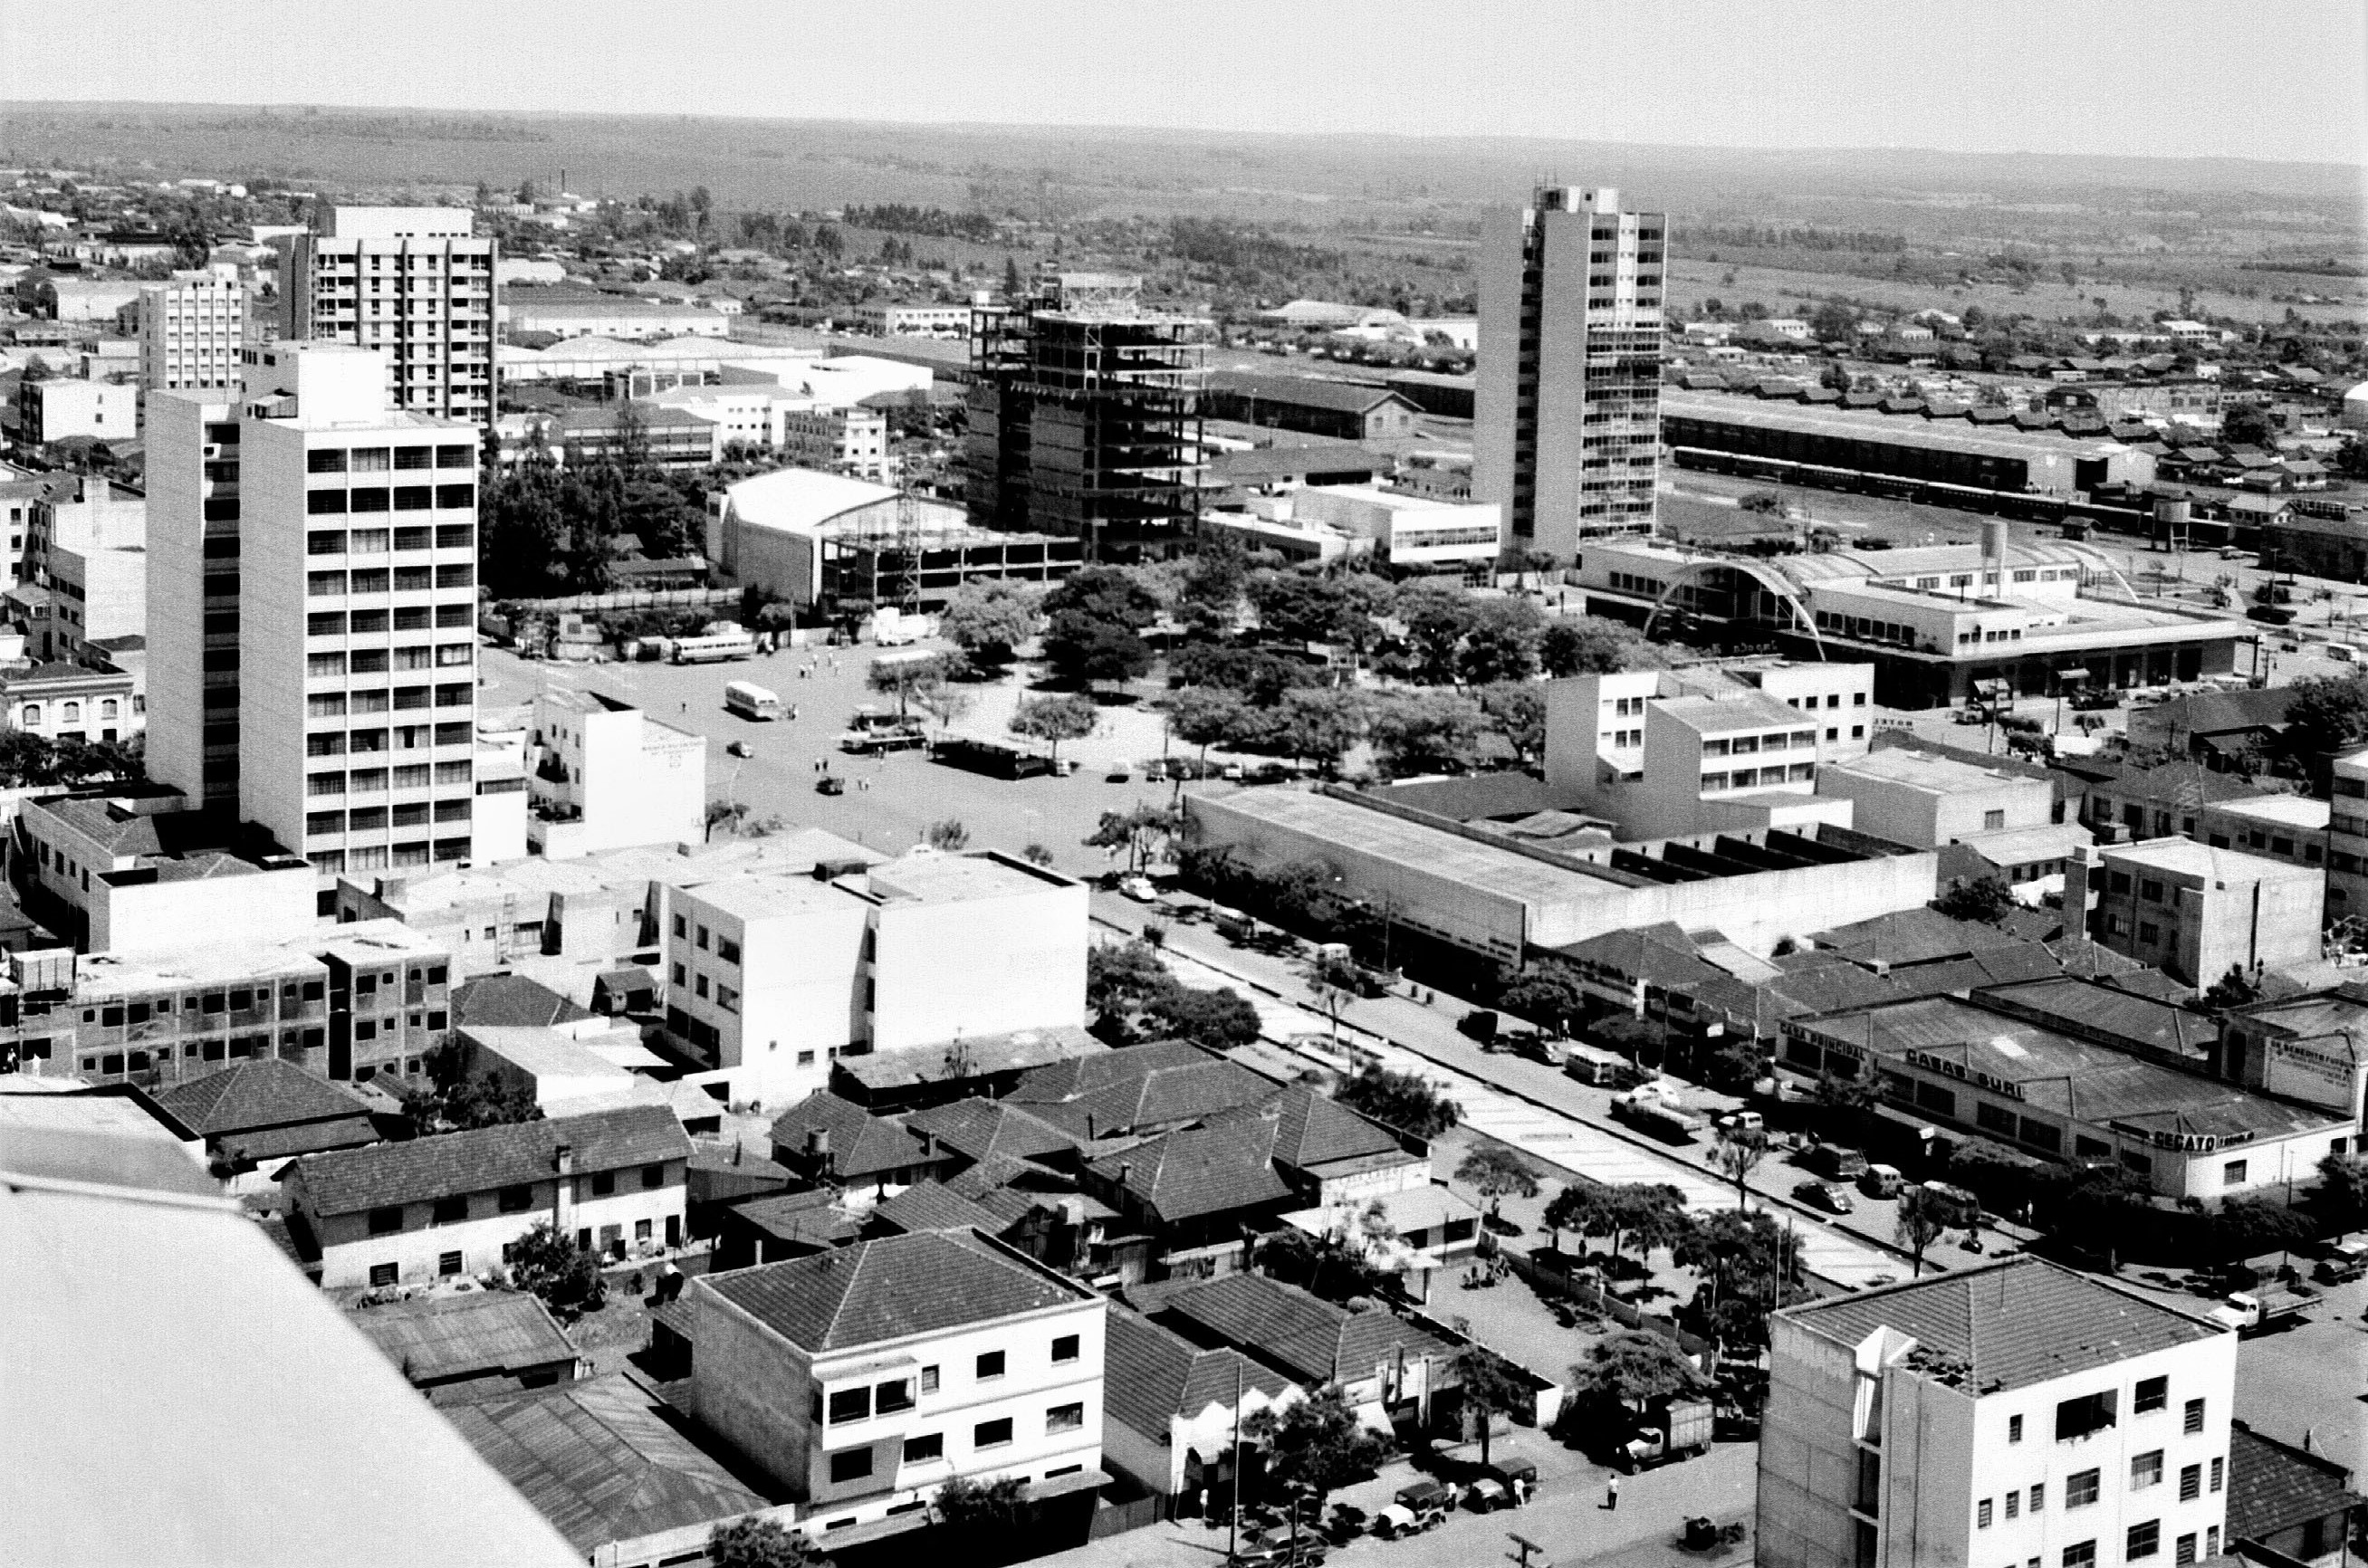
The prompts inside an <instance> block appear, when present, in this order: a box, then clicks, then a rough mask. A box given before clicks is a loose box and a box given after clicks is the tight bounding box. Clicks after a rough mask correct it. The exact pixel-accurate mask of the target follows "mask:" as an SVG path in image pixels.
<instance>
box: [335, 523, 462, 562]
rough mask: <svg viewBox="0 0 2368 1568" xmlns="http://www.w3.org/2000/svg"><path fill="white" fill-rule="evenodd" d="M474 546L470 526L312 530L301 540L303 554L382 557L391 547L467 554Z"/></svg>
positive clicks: (446, 524) (450, 524)
mask: <svg viewBox="0 0 2368 1568" xmlns="http://www.w3.org/2000/svg"><path fill="white" fill-rule="evenodd" d="M476 542H477V530H476V528H475V527H474V526H473V525H472V524H469V523H439V524H438V525H437V526H436V527H435V528H427V527H425V526H417V527H412V528H393V529H388V528H350V529H348V528H314V529H313V530H312V531H311V532H309V533H307V534H306V535H305V536H304V553H305V554H307V555H384V554H385V553H386V552H387V549H388V547H389V546H390V545H392V546H393V548H394V549H396V550H426V549H427V548H429V547H430V546H431V545H432V546H434V547H435V548H436V549H438V550H466V549H470V548H472V547H473V546H474V545H475V543H476Z"/></svg>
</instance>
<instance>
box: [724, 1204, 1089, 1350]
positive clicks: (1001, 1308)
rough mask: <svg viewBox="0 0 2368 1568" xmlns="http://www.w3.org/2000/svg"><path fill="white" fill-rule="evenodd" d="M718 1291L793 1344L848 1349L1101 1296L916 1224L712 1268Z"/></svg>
mask: <svg viewBox="0 0 2368 1568" xmlns="http://www.w3.org/2000/svg"><path fill="white" fill-rule="evenodd" d="M694 1289H697V1290H712V1291H714V1292H715V1293H716V1294H717V1295H719V1296H721V1297H723V1299H724V1300H725V1301H730V1302H731V1303H732V1304H733V1305H734V1306H736V1307H739V1308H740V1309H741V1310H742V1311H744V1312H748V1313H749V1314H750V1315H751V1316H753V1317H755V1318H756V1319H757V1321H759V1322H760V1323H762V1324H765V1326H766V1327H768V1328H769V1329H771V1330H773V1332H775V1333H776V1334H779V1335H781V1337H783V1338H784V1339H787V1340H788V1341H789V1342H790V1343H791V1344H792V1345H795V1346H798V1347H799V1348H801V1349H803V1350H805V1351H808V1352H810V1353H812V1352H820V1351H825V1350H844V1349H847V1348H848V1347H850V1346H858V1345H876V1344H879V1343H880V1342H882V1341H883V1340H892V1339H905V1338H909V1337H911V1336H912V1335H920V1334H939V1333H943V1332H945V1331H946V1330H948V1329H953V1328H960V1327H962V1326H964V1325H966V1324H984V1323H993V1322H996V1320H998V1319H1001V1318H1008V1317H1014V1316H1017V1315H1019V1314H1020V1313H1023V1312H1039V1311H1042V1310H1043V1309H1044V1308H1047V1307H1057V1306H1064V1305H1067V1304H1070V1303H1073V1302H1076V1301H1094V1300H1097V1299H1098V1298H1097V1297H1095V1295H1094V1294H1093V1292H1092V1291H1090V1290H1086V1289H1085V1288H1084V1287H1083V1286H1079V1285H1073V1284H1071V1283H1069V1282H1068V1281H1066V1280H1064V1279H1062V1278H1059V1277H1057V1276H1055V1275H1053V1274H1052V1273H1050V1272H1048V1271H1046V1270H1043V1269H1040V1268H1036V1267H1031V1266H1030V1265H1029V1264H1028V1263H1026V1262H1025V1261H1023V1260H1022V1259H1020V1258H1019V1257H1017V1256H1013V1255H1012V1254H1009V1253H1007V1252H1005V1251H1003V1250H1002V1249H1000V1248H998V1247H996V1246H995V1245H993V1244H990V1243H988V1242H986V1241H984V1240H982V1239H981V1238H979V1237H978V1236H976V1235H965V1234H962V1233H957V1232H951V1231H916V1232H914V1233H912V1234H910V1235H903V1236H886V1237H882V1239H880V1240H878V1241H870V1242H859V1243H857V1244H855V1245H853V1246H849V1247H840V1248H837V1250H835V1251H831V1252H825V1253H817V1254H815V1255H814V1256H812V1257H800V1258H792V1259H791V1260H790V1261H788V1262H787V1263H768V1264H765V1265H763V1266H762V1267H757V1268H743V1269H737V1270H734V1272H732V1273H729V1274H716V1275H710V1276H708V1277H707V1278H702V1279H700V1280H698V1281H696V1282H695V1285H694Z"/></svg>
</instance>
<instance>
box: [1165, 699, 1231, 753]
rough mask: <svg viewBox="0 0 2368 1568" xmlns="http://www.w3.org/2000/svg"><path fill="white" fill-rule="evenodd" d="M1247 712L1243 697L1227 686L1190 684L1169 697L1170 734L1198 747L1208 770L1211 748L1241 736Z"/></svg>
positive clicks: (1168, 722)
mask: <svg viewBox="0 0 2368 1568" xmlns="http://www.w3.org/2000/svg"><path fill="white" fill-rule="evenodd" d="M1246 711H1247V707H1246V705H1245V704H1244V703H1243V701H1242V699H1241V698H1240V696H1239V695H1238V694H1236V693H1235V692H1233V691H1231V690H1228V689H1227V688H1226V687H1222V686H1194V687H1185V688H1184V689H1183V690H1182V691H1179V692H1177V693H1176V694H1175V695H1174V696H1172V697H1170V698H1168V699H1167V733H1169V734H1171V735H1174V736H1175V737H1176V738H1177V739H1178V740H1179V741H1182V742H1183V743H1184V744H1187V745H1194V746H1199V747H1200V748H1201V767H1202V769H1203V770H1205V769H1206V768H1207V767H1208V765H1209V748H1210V747H1211V746H1213V745H1219V744H1224V743H1226V742H1229V741H1231V740H1233V739H1234V738H1235V736H1236V735H1238V734H1239V733H1241V728H1242V715H1243V714H1244V712H1246Z"/></svg>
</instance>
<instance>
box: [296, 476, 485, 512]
mask: <svg viewBox="0 0 2368 1568" xmlns="http://www.w3.org/2000/svg"><path fill="white" fill-rule="evenodd" d="M476 504H477V487H476V486H475V485H473V484H398V485H395V486H394V487H393V489H389V488H387V487H386V486H384V485H370V486H366V487H362V488H358V489H353V490H315V491H313V493H312V494H310V495H307V496H305V497H304V510H305V512H306V513H307V514H308V515H310V516H312V517H335V516H336V515H338V514H339V513H343V512H384V511H389V510H393V511H397V512H425V511H427V509H428V508H429V507H430V506H438V507H441V508H443V509H444V510H446V511H461V510H465V509H467V508H469V507H471V506H475V505H476Z"/></svg>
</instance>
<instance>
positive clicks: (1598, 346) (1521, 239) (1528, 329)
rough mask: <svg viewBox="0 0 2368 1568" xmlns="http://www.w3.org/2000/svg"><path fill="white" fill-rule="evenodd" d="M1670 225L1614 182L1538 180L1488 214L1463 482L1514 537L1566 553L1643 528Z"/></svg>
mask: <svg viewBox="0 0 2368 1568" xmlns="http://www.w3.org/2000/svg"><path fill="white" fill-rule="evenodd" d="M1667 233H1668V221H1667V214H1665V213H1660V212H1625V211H1622V210H1621V208H1620V193H1619V192H1618V191H1617V190H1614V189H1611V187H1600V188H1598V189H1594V190H1583V189H1580V188H1578V187H1564V186H1548V187H1542V188H1540V189H1539V190H1538V192H1537V194H1536V195H1535V196H1534V197H1533V198H1531V204H1530V205H1529V206H1527V207H1524V208H1520V209H1519V210H1499V211H1497V212H1494V213H1491V214H1490V215H1489V218H1488V220H1487V222H1486V226H1485V228H1484V231H1483V237H1482V244H1481V272H1480V368H1479V369H1480V377H1479V388H1478V392H1477V403H1476V406H1475V409H1474V423H1473V430H1472V447H1473V473H1472V480H1473V483H1472V493H1473V495H1474V499H1477V500H1481V501H1494V502H1497V504H1498V505H1500V506H1503V507H1504V508H1505V517H1506V523H1507V535H1508V542H1509V543H1511V544H1513V545H1515V546H1517V547H1519V548H1522V549H1527V550H1533V551H1543V552H1544V553H1546V554H1549V555H1553V556H1555V557H1557V558H1558V559H1560V560H1562V561H1565V562H1567V561H1568V560H1570V558H1571V557H1572V556H1573V555H1574V554H1576V553H1577V551H1578V549H1579V547H1580V546H1581V544H1582V543H1584V542H1585V541H1586V540H1590V539H1597V538H1600V537H1603V536H1605V535H1608V534H1629V533H1646V532H1650V531H1651V529H1652V526H1653V482H1654V475H1655V473H1656V470H1657V467H1658V460H1657V452H1658V446H1659V442H1660V375H1661V280H1662V276H1663V269H1664V265H1665V263H1664V260H1663V258H1664V256H1665V255H1666V246H1665V239H1664V236H1666V235H1667Z"/></svg>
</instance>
